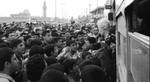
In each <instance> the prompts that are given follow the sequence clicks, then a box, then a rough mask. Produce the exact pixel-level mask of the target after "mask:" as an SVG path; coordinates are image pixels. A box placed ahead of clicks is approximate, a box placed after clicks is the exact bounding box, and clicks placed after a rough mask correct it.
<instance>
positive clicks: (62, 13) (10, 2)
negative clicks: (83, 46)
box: [0, 0, 106, 18]
mask: <svg viewBox="0 0 150 82" xmlns="http://www.w3.org/2000/svg"><path fill="white" fill-rule="evenodd" d="M44 1H46V5H47V16H48V17H55V0H0V17H2V16H10V14H17V13H20V12H23V11H24V10H25V9H28V10H29V12H30V13H31V15H32V16H42V15H43V10H42V7H43V2H44ZM97 1H98V6H104V4H105V3H106V0H57V1H56V2H57V17H67V18H68V17H69V18H70V17H72V16H73V17H75V18H76V17H78V16H79V15H85V14H86V11H87V12H88V11H89V4H91V10H93V9H95V8H96V7H97Z"/></svg>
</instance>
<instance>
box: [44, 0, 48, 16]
mask: <svg viewBox="0 0 150 82" xmlns="http://www.w3.org/2000/svg"><path fill="white" fill-rule="evenodd" d="M46 11H47V6H46V1H44V3H43V17H46V13H47V12H46Z"/></svg>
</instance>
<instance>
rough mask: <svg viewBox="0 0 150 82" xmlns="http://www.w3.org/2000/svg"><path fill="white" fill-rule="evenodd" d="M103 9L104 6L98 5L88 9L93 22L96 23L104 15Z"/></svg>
mask: <svg viewBox="0 0 150 82" xmlns="http://www.w3.org/2000/svg"><path fill="white" fill-rule="evenodd" d="M104 9H105V8H104V7H102V6H100V7H97V8H96V9H94V10H92V11H90V13H91V15H92V19H93V22H94V23H97V21H98V20H99V19H101V18H103V17H104Z"/></svg>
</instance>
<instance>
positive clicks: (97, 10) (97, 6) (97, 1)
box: [96, 0, 98, 14]
mask: <svg viewBox="0 0 150 82" xmlns="http://www.w3.org/2000/svg"><path fill="white" fill-rule="evenodd" d="M96 3H97V14H98V0H97V1H96Z"/></svg>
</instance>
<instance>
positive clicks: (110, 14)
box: [108, 12, 113, 21]
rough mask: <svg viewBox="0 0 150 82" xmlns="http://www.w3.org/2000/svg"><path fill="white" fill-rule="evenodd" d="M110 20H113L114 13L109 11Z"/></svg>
mask: <svg viewBox="0 0 150 82" xmlns="http://www.w3.org/2000/svg"><path fill="white" fill-rule="evenodd" d="M108 20H109V21H113V13H112V12H110V13H108Z"/></svg>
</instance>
